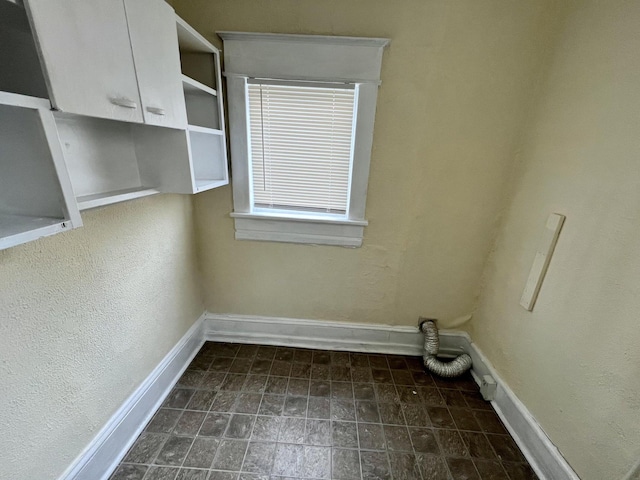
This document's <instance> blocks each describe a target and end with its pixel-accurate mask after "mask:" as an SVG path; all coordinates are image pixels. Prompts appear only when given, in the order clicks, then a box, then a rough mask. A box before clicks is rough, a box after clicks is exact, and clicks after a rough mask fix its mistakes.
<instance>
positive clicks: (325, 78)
mask: <svg viewBox="0 0 640 480" xmlns="http://www.w3.org/2000/svg"><path fill="white" fill-rule="evenodd" d="M217 33H218V35H219V36H220V37H221V38H222V39H223V41H224V49H223V51H224V59H225V73H224V75H225V77H226V81H227V89H226V91H227V97H228V98H227V106H228V110H229V134H230V146H231V149H230V150H231V164H232V172H233V176H232V185H233V204H234V210H233V212H232V213H231V217H233V218H234V222H235V238H236V239H237V240H264V241H276V242H291V243H310V244H320V245H340V246H345V247H360V246H361V245H362V238H363V235H364V227H366V226H367V225H368V222H367V220H366V219H365V207H366V196H367V186H368V181H369V167H370V159H371V149H372V144H373V126H374V120H375V111H376V103H377V95H378V87H379V85H380V68H381V62H382V53H383V49H384V47H386V46H387V45H388V44H389V40H388V39H383V38H359V37H335V36H318V35H284V34H282V35H281V34H260V33H244V32H217ZM255 78H257V79H269V80H272V81H283V82H287V83H297V82H299V83H300V84H301V85H304V84H306V85H311V84H313V83H315V84H321V83H333V84H335V83H351V84H354V85H355V88H356V91H357V99H356V108H355V111H356V115H355V119H354V121H355V129H354V138H353V144H354V146H353V159H352V165H351V168H352V173H351V182H350V185H349V189H350V194H349V202H348V208H347V213H346V214H345V215H339V214H326V213H322V214H317V213H313V212H294V211H288V210H282V211H275V210H271V209H269V211H266V209H256V208H254V207H253V199H252V198H251V183H250V182H251V165H250V136H249V135H250V132H249V110H248V107H249V105H248V96H247V84H248V82H249V81H250V80H252V79H255Z"/></svg>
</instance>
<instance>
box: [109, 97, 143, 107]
mask: <svg viewBox="0 0 640 480" xmlns="http://www.w3.org/2000/svg"><path fill="white" fill-rule="evenodd" d="M109 100H111V103H113V104H114V105H118V106H119V107H124V108H138V104H137V103H136V102H134V101H133V100H129V99H128V98H110V99H109Z"/></svg>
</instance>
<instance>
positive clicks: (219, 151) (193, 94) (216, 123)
mask: <svg viewBox="0 0 640 480" xmlns="http://www.w3.org/2000/svg"><path fill="white" fill-rule="evenodd" d="M176 26H177V31H178V46H179V47H180V65H181V67H182V87H183V91H184V98H185V105H186V107H187V123H188V126H187V137H186V141H187V143H188V149H189V163H190V164H191V165H190V166H191V170H192V172H193V176H192V186H191V188H192V189H193V193H198V192H202V191H205V190H209V189H212V188H216V187H220V186H223V185H227V184H228V183H229V170H228V165H227V145H226V135H225V126H224V106H223V98H222V97H223V95H222V81H221V74H220V51H219V50H218V49H217V48H216V47H215V46H214V45H213V44H211V42H209V41H208V40H207V39H206V38H204V37H203V36H202V35H200V34H199V33H198V32H197V31H195V30H194V29H193V28H192V27H191V26H190V25H189V24H187V23H186V22H185V21H184V20H183V19H181V18H180V17H178V16H176Z"/></svg>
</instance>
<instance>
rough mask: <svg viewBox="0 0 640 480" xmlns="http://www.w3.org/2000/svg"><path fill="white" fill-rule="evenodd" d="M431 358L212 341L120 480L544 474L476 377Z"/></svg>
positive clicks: (485, 478) (514, 478)
mask: <svg viewBox="0 0 640 480" xmlns="http://www.w3.org/2000/svg"><path fill="white" fill-rule="evenodd" d="M420 360H421V359H420V358H419V357H404V356H399V355H366V354H360V353H346V352H327V351H320V350H304V349H294V348H279V347H278V348H276V347H266V346H257V345H237V344H226V343H213V342H208V343H206V344H205V345H204V346H203V347H202V349H201V350H200V352H199V353H198V355H197V356H196V358H195V359H194V360H193V362H192V363H191V365H190V366H189V368H188V369H187V371H186V372H185V373H184V375H183V376H182V378H181V379H180V381H179V382H178V384H177V385H176V387H175V388H174V389H173V391H172V392H171V394H170V395H169V397H168V398H167V399H166V401H165V402H164V404H163V405H162V407H161V408H160V409H159V410H158V412H157V413H156V414H155V416H154V417H153V419H152V420H151V422H150V423H149V424H148V425H147V427H146V429H145V431H144V432H143V433H142V434H141V435H140V437H139V438H138V439H137V441H136V443H135V444H134V445H133V447H132V448H131V450H129V452H128V453H127V455H126V457H125V458H124V460H123V461H122V463H121V464H120V465H119V467H118V469H117V470H116V472H115V473H114V474H113V476H112V477H111V479H112V480H125V479H126V480H176V479H177V480H292V479H302V478H303V479H339V480H360V479H362V480H374V479H387V480H391V479H394V480H414V479H415V480H432V479H433V480H441V479H442V480H446V479H482V480H498V479H507V480H528V479H535V478H536V476H535V474H534V473H533V471H532V470H531V468H530V467H529V465H528V464H527V463H526V460H525V458H524V457H523V456H522V454H521V453H520V450H519V449H518V447H517V446H516V444H515V443H514V441H513V440H512V438H511V437H510V436H509V435H508V433H507V432H506V430H505V429H504V427H503V426H502V424H501V422H500V420H499V419H498V417H497V415H496V414H495V413H494V411H493V410H492V409H491V406H490V405H489V404H488V403H486V402H485V401H483V400H482V398H481V397H480V394H479V393H478V388H477V386H476V384H475V383H474V382H473V380H472V378H471V376H470V375H466V376H464V377H462V378H458V379H453V380H445V379H440V378H437V377H435V376H432V375H430V374H428V373H425V372H424V370H423V368H422V365H421V362H420Z"/></svg>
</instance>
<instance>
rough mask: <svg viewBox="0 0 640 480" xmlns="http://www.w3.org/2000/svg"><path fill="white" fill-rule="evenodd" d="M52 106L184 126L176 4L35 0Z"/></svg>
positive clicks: (32, 7)
mask: <svg viewBox="0 0 640 480" xmlns="http://www.w3.org/2000/svg"><path fill="white" fill-rule="evenodd" d="M26 7H27V11H28V13H29V15H30V18H31V22H32V25H33V26H34V31H35V36H36V41H37V43H38V46H39V51H40V53H41V57H42V63H43V65H44V69H45V74H46V78H47V84H48V87H49V91H50V95H51V101H52V103H53V106H54V107H55V108H56V109H57V110H60V111H62V112H65V113H75V114H80V115H87V116H92V117H99V118H108V119H112V120H121V121H127V122H134V123H142V122H145V123H148V124H151V125H162V126H168V127H174V128H184V126H185V123H186V121H185V120H186V119H185V115H184V99H183V98H182V95H181V89H180V80H179V77H178V76H177V75H178V73H177V72H176V70H177V68H178V65H177V58H176V51H177V40H176V36H175V28H174V22H173V20H172V19H173V9H172V8H171V7H170V6H169V5H167V4H165V3H164V2H161V1H159V0H127V1H126V2H125V1H123V0H91V1H90V2H88V1H86V0H57V1H55V2H52V1H51V0H28V1H27V2H26Z"/></svg>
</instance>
